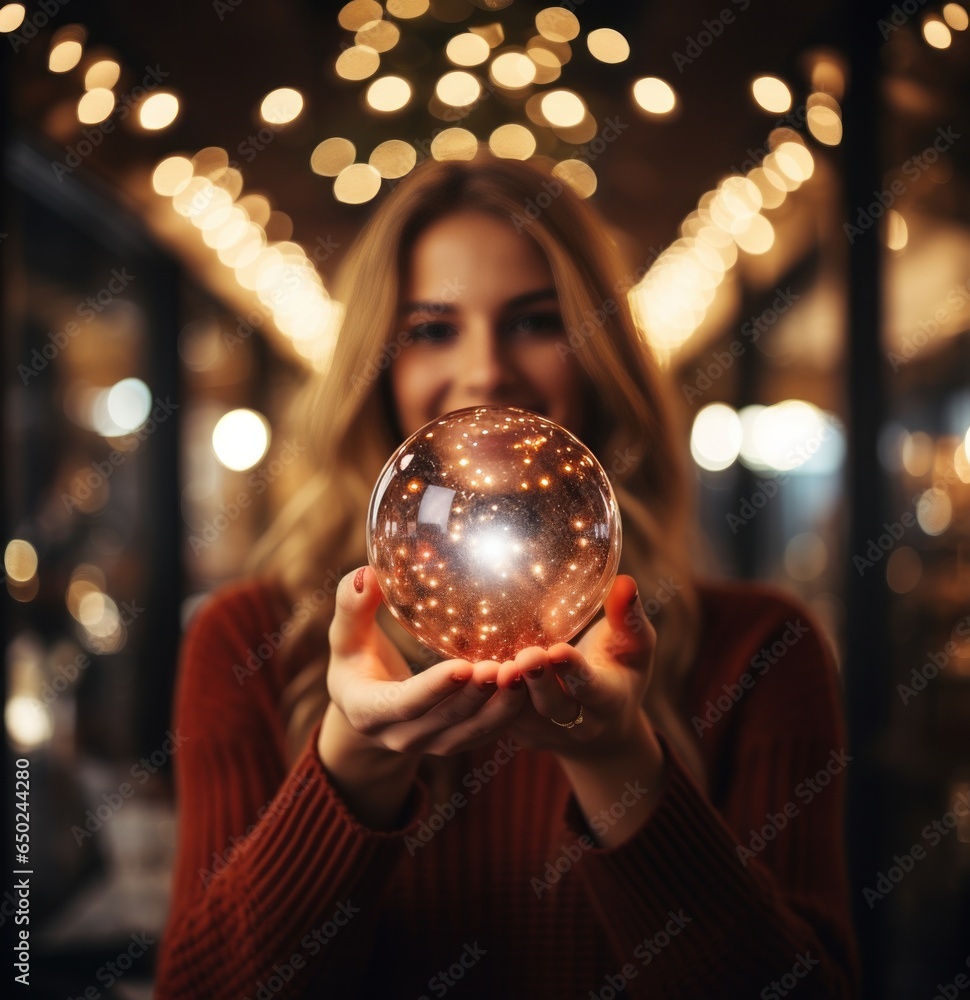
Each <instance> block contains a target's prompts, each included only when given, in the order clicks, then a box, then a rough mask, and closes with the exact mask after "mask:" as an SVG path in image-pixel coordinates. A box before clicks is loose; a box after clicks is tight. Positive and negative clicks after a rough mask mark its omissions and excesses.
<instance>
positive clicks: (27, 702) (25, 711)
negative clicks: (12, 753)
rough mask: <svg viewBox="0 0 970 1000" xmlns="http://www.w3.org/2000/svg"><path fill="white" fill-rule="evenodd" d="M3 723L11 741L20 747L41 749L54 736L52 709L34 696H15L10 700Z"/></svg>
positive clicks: (4, 713) (4, 712)
mask: <svg viewBox="0 0 970 1000" xmlns="http://www.w3.org/2000/svg"><path fill="white" fill-rule="evenodd" d="M3 721H4V722H5V723H6V726H7V732H8V733H9V735H10V739H11V741H12V742H13V743H15V744H16V745H17V746H18V747H25V748H27V749H31V748H33V747H40V746H43V745H44V744H45V743H48V742H50V740H51V738H52V737H53V735H54V723H53V721H52V720H51V713H50V709H49V708H48V707H47V705H45V704H44V702H42V701H41V700H40V699H39V698H35V697H33V696H32V695H26V694H15V695H12V696H11V697H10V698H8V699H7V704H6V706H5V707H4V711H3Z"/></svg>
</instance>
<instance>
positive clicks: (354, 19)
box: [337, 0, 384, 31]
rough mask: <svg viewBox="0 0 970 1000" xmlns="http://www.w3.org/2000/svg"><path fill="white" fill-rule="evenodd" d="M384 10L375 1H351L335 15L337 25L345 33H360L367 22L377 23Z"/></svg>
mask: <svg viewBox="0 0 970 1000" xmlns="http://www.w3.org/2000/svg"><path fill="white" fill-rule="evenodd" d="M383 16H384V9H383V8H382V7H381V5H380V4H379V3H376V2H375V0H351V2H350V3H348V4H344V6H343V7H341V8H340V13H339V14H337V23H338V24H339V25H340V27H341V28H345V29H346V30H347V31H360V29H361V28H363V26H364V25H365V24H367V23H368V22H369V21H379V20H380V19H381V18H382V17H383Z"/></svg>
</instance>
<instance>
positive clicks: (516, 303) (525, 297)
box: [401, 286, 559, 315]
mask: <svg viewBox="0 0 970 1000" xmlns="http://www.w3.org/2000/svg"><path fill="white" fill-rule="evenodd" d="M546 299H555V300H556V301H557V302H558V300H559V293H558V292H557V291H556V289H555V288H554V287H552V286H550V287H548V288H537V289H535V290H534V291H531V292H524V293H523V294H522V295H516V296H515V297H514V298H511V299H509V300H508V302H504V303H503V304H502V308H503V309H518V308H520V307H521V306H527V305H529V304H530V303H532V302H543V301H545V300H546ZM455 311H456V306H455V304H454V303H452V302H432V301H417V302H405V303H404V304H403V305H402V306H401V312H402V313H415V312H427V313H432V314H433V315H437V314H439V313H445V314H447V313H453V312H455Z"/></svg>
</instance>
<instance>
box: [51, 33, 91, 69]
mask: <svg viewBox="0 0 970 1000" xmlns="http://www.w3.org/2000/svg"><path fill="white" fill-rule="evenodd" d="M83 52H84V47H83V46H82V45H81V43H80V42H78V41H75V40H74V39H68V40H67V41H63V42H58V43H57V44H56V45H55V46H54V47H53V48H52V49H51V51H50V55H49V56H48V58H47V66H48V68H49V69H50V71H51V72H52V73H69V72H70V71H71V70H72V69H74V67H75V66H77V64H78V63H79V62H80V61H81V55H82V53H83Z"/></svg>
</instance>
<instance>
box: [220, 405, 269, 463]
mask: <svg viewBox="0 0 970 1000" xmlns="http://www.w3.org/2000/svg"><path fill="white" fill-rule="evenodd" d="M269 440H270V433H269V423H268V422H267V420H266V418H265V417H264V416H263V415H262V414H261V413H257V412H256V411H255V410H248V409H238V410H230V411H229V412H228V413H226V414H224V415H223V416H222V417H221V418H220V419H219V422H218V423H217V424H216V426H215V428H214V429H213V431H212V450H213V451H214V452H215V454H216V458H217V459H218V460H219V461H220V462H221V463H222V465H224V466H225V467H226V468H227V469H232V470H234V471H236V472H244V471H245V470H246V469H251V468H253V466H255V465H257V464H259V462H260V461H261V460H262V458H263V456H264V455H265V454H266V451H267V449H268V448H269Z"/></svg>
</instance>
